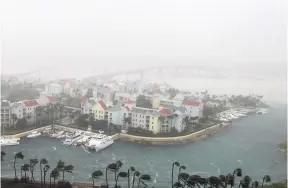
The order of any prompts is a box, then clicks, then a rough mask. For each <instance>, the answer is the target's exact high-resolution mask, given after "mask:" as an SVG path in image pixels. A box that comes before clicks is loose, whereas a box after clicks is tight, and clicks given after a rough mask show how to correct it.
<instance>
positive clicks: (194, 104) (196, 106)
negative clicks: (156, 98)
mask: <svg viewBox="0 0 288 188" xmlns="http://www.w3.org/2000/svg"><path fill="white" fill-rule="evenodd" d="M182 107H184V108H186V112H185V113H186V114H187V115H188V116H189V117H199V118H201V117H202V116H203V103H202V102H200V101H195V100H187V99H186V100H184V101H183V103H182Z"/></svg>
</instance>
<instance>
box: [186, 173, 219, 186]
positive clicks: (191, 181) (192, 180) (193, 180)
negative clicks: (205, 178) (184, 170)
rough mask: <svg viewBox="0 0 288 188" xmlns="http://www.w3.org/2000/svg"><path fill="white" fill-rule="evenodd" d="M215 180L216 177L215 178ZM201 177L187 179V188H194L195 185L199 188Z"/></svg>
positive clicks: (195, 176) (194, 176) (193, 176)
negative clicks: (189, 187) (188, 187)
mask: <svg viewBox="0 0 288 188" xmlns="http://www.w3.org/2000/svg"><path fill="white" fill-rule="evenodd" d="M216 178H217V177H216ZM200 179H201V177H200V176H198V175H192V176H190V177H189V178H188V180H187V185H188V186H192V187H194V186H195V185H197V187H198V188H200V185H199V181H200Z"/></svg>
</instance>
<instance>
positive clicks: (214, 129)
mask: <svg viewBox="0 0 288 188" xmlns="http://www.w3.org/2000/svg"><path fill="white" fill-rule="evenodd" d="M51 126H52V125H47V126H45V127H41V128H37V129H33V130H30V131H25V132H22V133H19V134H15V135H9V136H11V137H13V138H23V137H26V136H27V135H29V134H31V133H32V132H33V131H43V130H44V129H46V128H49V127H51ZM54 126H55V127H56V128H62V129H66V130H67V131H78V130H79V129H76V128H72V127H65V126H61V125H54ZM230 126H231V123H222V124H217V125H214V126H211V127H208V128H206V129H203V130H200V131H197V132H195V133H191V134H188V135H185V136H178V137H143V136H135V135H130V134H125V133H117V134H114V135H112V136H111V137H112V139H113V140H117V139H122V140H127V141H132V142H137V143H142V144H145V143H147V144H176V143H186V142H191V141H196V140H200V139H205V138H207V137H209V136H212V135H214V134H216V133H218V132H220V131H221V130H223V129H226V128H228V127H230Z"/></svg>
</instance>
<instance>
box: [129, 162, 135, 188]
mask: <svg viewBox="0 0 288 188" xmlns="http://www.w3.org/2000/svg"><path fill="white" fill-rule="evenodd" d="M130 171H131V172H134V171H135V168H134V167H133V166H131V167H130V168H129V169H128V188H130Z"/></svg>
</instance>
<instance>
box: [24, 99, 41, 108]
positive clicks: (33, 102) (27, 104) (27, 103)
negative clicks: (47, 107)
mask: <svg viewBox="0 0 288 188" xmlns="http://www.w3.org/2000/svg"><path fill="white" fill-rule="evenodd" d="M23 104H24V105H25V106H26V107H28V106H37V105H39V104H38V102H37V100H30V101H25V102H23Z"/></svg>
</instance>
